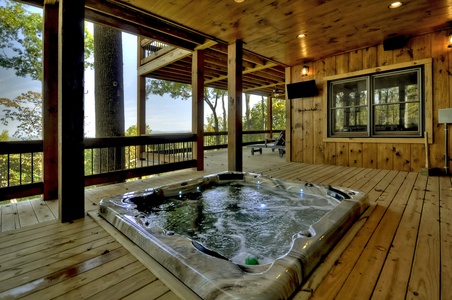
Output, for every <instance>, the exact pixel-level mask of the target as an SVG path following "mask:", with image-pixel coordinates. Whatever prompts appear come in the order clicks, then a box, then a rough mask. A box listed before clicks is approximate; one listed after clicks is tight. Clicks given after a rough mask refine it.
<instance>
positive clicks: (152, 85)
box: [146, 79, 192, 100]
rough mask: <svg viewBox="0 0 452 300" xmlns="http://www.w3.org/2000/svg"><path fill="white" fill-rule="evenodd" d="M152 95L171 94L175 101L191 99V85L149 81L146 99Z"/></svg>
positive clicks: (147, 82)
mask: <svg viewBox="0 0 452 300" xmlns="http://www.w3.org/2000/svg"><path fill="white" fill-rule="evenodd" d="M150 94H154V95H159V96H163V95H165V94H169V95H170V97H171V98H173V99H179V98H180V99H182V100H188V99H191V95H192V93H191V85H189V84H185V83H179V82H173V81H166V80H155V79H153V80H147V81H146V97H147V96H148V95H150Z"/></svg>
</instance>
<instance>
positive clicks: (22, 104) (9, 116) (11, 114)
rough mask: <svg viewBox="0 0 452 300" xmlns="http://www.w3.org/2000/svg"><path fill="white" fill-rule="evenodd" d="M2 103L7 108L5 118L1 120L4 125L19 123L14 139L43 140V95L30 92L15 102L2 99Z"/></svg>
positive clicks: (23, 94) (0, 100)
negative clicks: (13, 122) (11, 122)
mask: <svg viewBox="0 0 452 300" xmlns="http://www.w3.org/2000/svg"><path fill="white" fill-rule="evenodd" d="M0 103H1V104H3V105H4V106H6V108H5V109H3V112H4V113H5V116H4V117H3V118H1V119H0V121H1V122H2V123H3V124H4V125H6V126H7V125H8V123H9V122H10V121H19V125H18V126H17V130H16V132H14V134H13V137H16V138H21V139H29V140H34V139H41V138H42V100H41V94H40V93H36V92H32V91H28V92H27V93H22V94H21V95H19V96H17V97H16V98H15V99H14V100H13V101H11V100H9V99H6V98H2V99H0Z"/></svg>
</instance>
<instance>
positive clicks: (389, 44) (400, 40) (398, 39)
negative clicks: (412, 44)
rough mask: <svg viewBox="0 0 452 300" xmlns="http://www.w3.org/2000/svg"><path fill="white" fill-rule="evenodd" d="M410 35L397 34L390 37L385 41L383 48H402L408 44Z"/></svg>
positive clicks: (387, 49)
mask: <svg viewBox="0 0 452 300" xmlns="http://www.w3.org/2000/svg"><path fill="white" fill-rule="evenodd" d="M408 39H409V38H408V37H406V36H395V37H392V38H388V39H386V40H384V41H383V50H384V51H389V50H395V49H401V48H403V47H405V46H406V44H407V43H408Z"/></svg>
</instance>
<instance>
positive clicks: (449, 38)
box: [447, 34, 452, 48]
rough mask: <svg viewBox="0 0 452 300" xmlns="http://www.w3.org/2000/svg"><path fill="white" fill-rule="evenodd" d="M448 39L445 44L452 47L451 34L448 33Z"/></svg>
mask: <svg viewBox="0 0 452 300" xmlns="http://www.w3.org/2000/svg"><path fill="white" fill-rule="evenodd" d="M448 41H449V43H448V44H447V48H452V34H449V36H448Z"/></svg>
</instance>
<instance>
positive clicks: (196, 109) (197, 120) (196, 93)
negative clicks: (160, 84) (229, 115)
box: [191, 50, 204, 171]
mask: <svg viewBox="0 0 452 300" xmlns="http://www.w3.org/2000/svg"><path fill="white" fill-rule="evenodd" d="M191 78H192V99H193V100H192V104H193V106H192V131H193V133H196V135H197V141H196V143H195V144H194V145H193V151H192V153H193V158H195V159H196V160H197V164H196V169H197V170H198V171H202V170H204V51H203V50H196V51H194V52H193V56H192V76H191Z"/></svg>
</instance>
